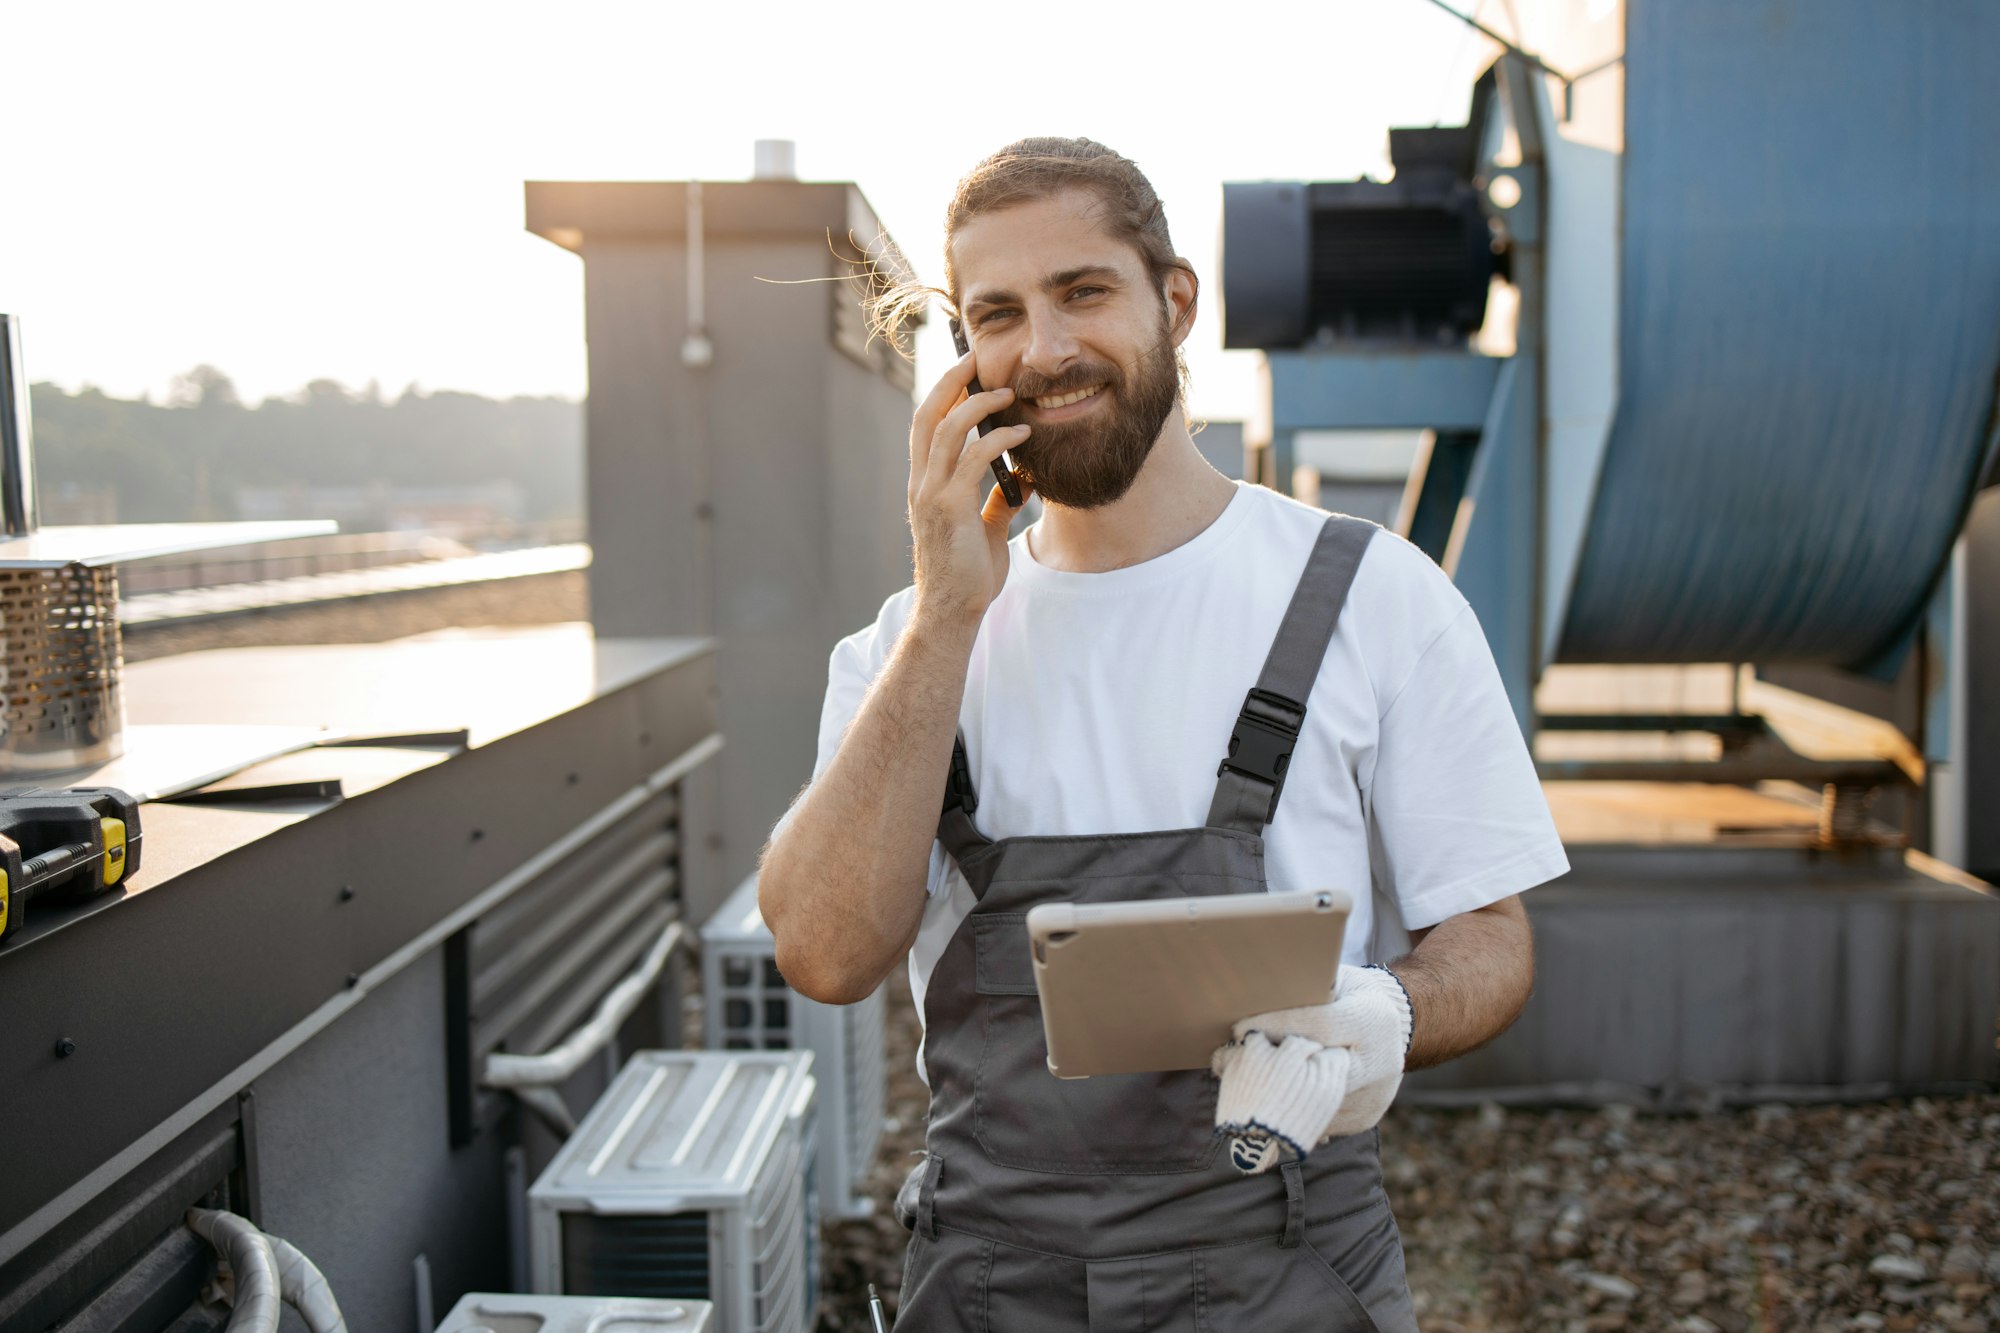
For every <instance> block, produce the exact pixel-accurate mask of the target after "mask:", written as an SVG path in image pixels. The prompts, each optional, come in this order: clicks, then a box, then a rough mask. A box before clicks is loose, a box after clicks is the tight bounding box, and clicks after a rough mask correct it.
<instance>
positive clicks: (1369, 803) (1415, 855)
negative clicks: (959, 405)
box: [781, 482, 1569, 1073]
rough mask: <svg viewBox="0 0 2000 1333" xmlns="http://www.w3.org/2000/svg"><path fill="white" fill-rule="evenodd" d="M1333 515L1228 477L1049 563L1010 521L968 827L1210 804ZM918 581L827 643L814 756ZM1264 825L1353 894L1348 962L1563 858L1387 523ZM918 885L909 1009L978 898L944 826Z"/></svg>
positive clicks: (975, 687) (1299, 870)
mask: <svg viewBox="0 0 2000 1333" xmlns="http://www.w3.org/2000/svg"><path fill="white" fill-rule="evenodd" d="M1325 520H1326V514H1325V513H1323V512H1322V511H1320V510H1318V509H1314V508H1312V507H1311V506H1308V505H1305V504H1302V503H1300V502H1299V501H1297V500H1293V499H1291V498H1289V497H1287V496H1283V495H1280V494H1278V493H1277V492H1276V491H1273V490H1270V489H1268V488H1265V487H1262V486H1255V485H1251V484H1248V483H1244V482H1239V483H1237V489H1236V494H1235V496H1234V497H1233V498H1232V499H1231V500H1230V502H1229V504H1228V506H1227V507H1226V508H1224V510H1223V511H1222V514H1221V515H1220V516H1219V517H1218V518H1217V519H1216V520H1215V522H1214V523H1212V524H1210V525H1209V527H1208V528H1207V529H1205V530H1204V531H1202V532H1201V533H1199V534H1198V535H1197V536H1195V537H1194V538H1193V539H1192V540H1190V541H1188V542H1186V543H1185V544H1183V545H1181V546H1179V547H1177V548H1175V549H1174V550H1172V551H1169V552H1167V553H1166V554H1165V555H1162V556H1159V557H1157V558H1155V559H1152V560H1148V561H1145V562H1143V563H1141V564H1137V565H1132V566H1129V567H1127V568H1124V569H1116V570H1111V571H1109V572H1106V573H1101V574H1072V573H1065V572H1062V571H1060V570H1054V569H1048V568H1045V567H1044V566H1042V565H1039V564H1037V563H1036V562H1035V559H1034V556H1033V555H1032V554H1031V553H1030V552H1029V549H1028V533H1027V532H1024V533H1022V534H1020V535H1018V536H1016V537H1015V538H1014V539H1013V540H1012V542H1011V543H1010V544H1009V552H1010V555H1011V557H1012V562H1011V564H1010V565H1009V567H1008V573H1007V581H1006V584H1005V586H1003V587H1002V589H1001V590H1000V594H999V596H997V597H996V598H995V599H994V601H993V603H992V605H991V606H990V607H988V609H987V612H986V617H985V619H984V621H983V622H982V623H981V625H980V628H979V633H978V636H977V638H976V640H975V641H974V644H973V648H972V658H971V661H970V664H969V666H968V669H967V673H966V682H965V698H964V702H963V704H962V705H961V707H960V710H959V726H960V727H961V728H962V729H963V731H964V734H965V746H966V753H967V756H968V758H969V760H970V762H971V765H972V781H973V788H974V790H975V792H976V793H977V795H978V809H977V811H976V812H975V813H974V815H973V822H974V824H975V825H977V827H978V828H979V831H980V832H981V833H983V834H985V835H986V836H987V837H989V838H993V839H996V840H997V839H1000V838H1006V837H1013V836H1020V835H1030V834H1093V833H1133V832H1142V831H1145V830H1149V829H1176V828H1189V827H1194V826H1197V825H1200V824H1202V823H1204V822H1205V821H1206V820H1207V817H1208V807H1209V802H1210V800H1211V799H1212V798H1213V796H1214V794H1215V778H1216V767H1217V765H1219V764H1220V763H1221V761H1222V757H1223V755H1224V753H1225V752H1226V751H1227V749H1228V745H1229V733H1230V730H1231V728H1232V727H1233V726H1234V724H1235V721H1236V716H1237V713H1238V711H1239V710H1240V709H1241V708H1242V706H1243V698H1244V695H1245V694H1246V693H1247V692H1248V691H1249V689H1250V687H1251V686H1252V685H1254V684H1256V681H1257V676H1258V673H1259V672H1260V671H1261V670H1262V668H1263V665H1264V658H1265V655H1266V654H1267V653H1268V652H1269V651H1270V647H1271V641H1272V639H1273V638H1274V637H1275V636H1276V634H1277V631H1278V623H1279V621H1280V620H1281V619H1283V617H1284V613H1285V607H1286V605H1287V604H1288V603H1289V602H1290V600H1291V596H1292V590H1293V588H1294V586H1295V585H1296V584H1297V582H1298V578H1299V575H1300V574H1301V573H1302V572H1303V571H1304V569H1305V564H1306V557H1307V555H1308V554H1309V553H1310V552H1311V550H1312V547H1313V544H1314V542H1315V541H1316V540H1317V538H1318V534H1319V530H1320V527H1321V525H1322V524H1323V523H1324V522H1325ZM1032 531H1033V529H1032V528H1031V529H1029V532H1032ZM914 596H915V589H914V588H905V589H904V590H903V591H901V592H899V593H897V594H896V595H895V596H893V597H891V598H889V600H888V601H887V602H885V603H883V605H882V611H881V614H880V615H879V616H878V617H877V618H876V620H875V623H874V624H873V625H870V626H868V627H867V628H865V629H862V630H859V631H857V632H856V633H854V634H851V635H849V636H848V637H847V638H845V639H842V640H841V641H840V642H839V643H838V644H837V645H835V647H834V650H833V655H832V658H831V661H830V662H829V664H828V671H827V690H826V703H825V707H824V710H823V712H822V714H821V718H820V729H819V759H818V763H817V765H816V766H815V768H814V775H815V777H817V775H818V774H819V773H821V772H824V771H825V770H826V768H827V766H828V765H829V764H830V763H831V762H832V760H833V756H834V753H835V751H836V750H837V749H838V748H839V743H840V738H841V736H842V734H843V733H844V732H845V731H846V730H847V726H848V724H849V723H850V722H851V721H853V719H854V716H855V714H856V713H857V712H858V711H859V710H860V707H861V700H862V696H863V695H864V694H865V693H866V691H867V689H868V686H869V684H870V683H871V682H872V681H873V680H874V679H875V677H876V675H877V674H878V673H880V671H881V670H882V667H883V665H884V663H885V662H886V661H887V660H888V656H889V653H890V650H891V649H892V648H893V647H894V645H895V641H896V638H897V635H898V634H900V633H901V631H902V629H903V625H904V623H905V621H906V620H907V619H908V617H909V613H910V606H911V602H912V600H913V598H914ZM938 796H939V800H940V802H942V799H943V796H944V787H943V780H942V777H940V780H939V788H938ZM794 808H796V806H795V807H794ZM781 825H782V821H781ZM1264 843H1265V873H1266V875H1267V877H1268V880H1269V887H1270V888H1271V889H1272V890H1273V891H1279V892H1282V891H1285V890H1292V889H1316V888H1325V887H1336V888H1342V889H1345V890H1347V892H1348V893H1349V894H1350V895H1351V896H1352V898H1353V899H1354V914H1353V916H1352V917H1351V918H1350V919H1349V922H1348V928H1347V939H1346V945H1345V948H1344V950H1343V960H1344V961H1347V962H1352V963H1365V962H1369V961H1382V960H1385V959H1387V958H1391V957H1394V956H1396V955H1397V954H1399V953H1400V952H1402V951H1403V949H1404V948H1405V947H1406V945H1407V933H1406V932H1407V931H1409V930H1415V929H1421V928H1423V927H1425V926H1433V925H1436V924H1437V923H1438V922H1440V921H1442V920H1444V919H1445V918H1446V917H1450V916H1455V915H1457V914H1458V913H1461V912H1467V911H1471V910H1473V909H1475V908H1479V907H1483V906H1485V905H1486V904H1488V903H1491V902H1495V901H1497V900H1499V899H1501V898H1504V897H1506V896H1508V895H1509V894H1513V893H1518V892H1520V891H1522V890H1524V889H1528V888H1532V887H1533V886H1535V885H1537V884H1541V883H1543V882H1545V881H1547V880H1550V879H1553V878H1555V877H1556V876H1558V875H1561V874H1563V873H1564V872H1565V871H1567V870H1568V869H1569V861H1568V859H1567V858H1566V857H1565V856H1564V854H1563V848H1562V843H1561V841H1560V840H1559V839H1558V838H1557V836H1556V831H1555V825H1554V823H1553V821H1552V820H1551V819H1550V817H1549V809H1548V805H1547V803H1546V802H1545V801H1544V799H1543V797H1542V790H1541V785H1540V783H1539V782H1538V781H1537V779H1536V776H1535V769H1534V763H1533V761H1532V760H1531V759H1530V757H1529V755H1528V750H1527V746H1526V743H1525V742H1524V740H1523V738H1522V735H1521V731H1520V728H1519V725H1518V724H1517V723H1516V722H1515V719H1514V714H1513V711H1512V709H1511V708H1510V707H1509V705H1508V702H1507V695H1506V692H1505V690H1504V688H1503V687H1502V685H1501V683H1500V674H1499V671H1498V670H1497V668H1496V667H1495V666H1494V663H1493V654H1492V650H1491V649H1490V648H1488V646H1487V643H1486V636H1485V634H1484V633H1483V632H1482V631H1481V630H1480V628H1479V623H1478V621H1477V620H1476V619H1475V618H1474V616H1473V613H1472V608H1471V607H1470V606H1469V605H1467V603H1466V600H1465V598H1464V597H1463V596H1461V595H1460V594H1459V591H1458V589H1457V588H1455V587H1454V586H1452V583H1451V580H1450V579H1448V578H1447V577H1446V576H1445V574H1444V571H1442V570H1441V569H1439V568H1438V567H1437V565H1436V564H1435V563H1433V562H1432V560H1431V559H1430V557H1429V556H1427V555H1425V554H1424V553H1423V552H1422V551H1420V550H1418V549H1417V548H1416V547H1414V546H1412V545H1410V543H1409V542H1407V541H1405V540H1403V539H1402V538H1400V537H1398V536H1396V535H1395V534H1394V533H1391V532H1388V531H1386V530H1385V531H1381V532H1377V533H1376V534H1375V537H1374V539H1373V540H1372V541H1370V542H1369V544H1368V548H1367V551H1366V553H1365V554H1364V555H1363V557H1362V561H1361V566H1360V568H1359V570H1357V571H1356V574H1355V578H1354V583H1353V586H1352V588H1351V589H1350V590H1349V593H1348V598H1347V604H1346V606H1345V608H1344V609H1343V610H1342V612H1341V616H1340V622H1339V625H1338V626H1337V628H1336V629H1335V632H1334V636H1333V641H1332V643H1331V644H1330V645H1329V646H1328V648H1327V653H1326V658H1325V660H1324V661H1323V662H1322V664H1321V667H1320V674H1319V679H1318V680H1317V682H1316V683H1315V684H1314V687H1313V690H1312V695H1311V698H1310V699H1308V700H1307V705H1306V719H1305V726H1304V729H1303V730H1302V732H1301V733H1300V736H1299V741H1298V745H1297V747H1296V748H1295V750H1294V751H1293V754H1292V761H1291V766H1290V768H1289V770H1288V771H1287V773H1286V777H1285V788H1284V794H1283V797H1282V798H1281V799H1280V801H1279V803H1278V812H1277V817H1276V818H1275V819H1274V820H1273V821H1272V823H1271V824H1270V825H1268V826H1267V827H1266V828H1265V830H1264ZM929 893H930V900H929V902H928V903H927V904H926V906H925V910H924V921H923V925H922V927H921V929H920V931H919V933H918V936H917V941H916V944H915V945H914V946H913V947H912V949H911V950H910V988H911V990H912V991H913V992H914V993H915V997H916V1001H917V1012H918V1014H919V1015H921V1014H922V1013H923V997H924V991H925V987H926V985H927V983H928V982H929V980H930V973H931V968H932V966H933V965H934V964H935V963H936V961H937V959H938V957H939V956H940V955H941V954H942V953H943V952H944V949H945V946H946V945H947V944H948V943H949V942H950V940H951V937H952V934H953V932H955V931H956V930H957V929H958V926H959V923H960V922H961V921H963V920H964V918H965V916H966V914H967V913H968V912H969V911H970V910H971V908H972V905H973V898H972V890H971V888H970V887H969V886H968V885H967V884H966V882H965V879H964V877H963V876H962V875H960V874H959V871H958V867H957V865H956V864H955V863H954V862H953V861H952V860H951V858H950V857H949V856H948V855H947V854H946V853H945V851H944V848H943V847H942V846H941V845H938V844H935V843H934V844H932V847H931V861H930V882H929ZM917 1067H918V1071H919V1072H920V1073H921V1072H922V1070H923V1054H922V1052H921V1050H919V1052H918V1055H917Z"/></svg>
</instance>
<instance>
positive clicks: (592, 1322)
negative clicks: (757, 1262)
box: [437, 1291, 715, 1333]
mask: <svg viewBox="0 0 2000 1333" xmlns="http://www.w3.org/2000/svg"><path fill="white" fill-rule="evenodd" d="M714 1316H715V1307H714V1306H713V1305H711V1304H709V1303H708V1302H707V1301H645V1300H629V1299H626V1298H624V1297H615V1296H614V1297H602V1296H503V1295H498V1294H494V1293H489V1292H483V1291H475V1292H473V1293H471V1294H470V1295H468V1296H467V1297H466V1298H465V1299H464V1300H462V1301H460V1302H459V1303H458V1304H457V1305H454V1306H453V1307H452V1308H451V1313H450V1314H448V1315H446V1316H445V1317H444V1322H443V1323H442V1324H439V1325H438V1327H437V1333H715V1318H714Z"/></svg>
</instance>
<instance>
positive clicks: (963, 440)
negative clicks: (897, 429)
mask: <svg viewBox="0 0 2000 1333" xmlns="http://www.w3.org/2000/svg"><path fill="white" fill-rule="evenodd" d="M973 378H974V366H973V360H972V357H971V356H970V355H969V354H968V355H966V356H963V357H961V358H959V361H958V364H957V365H955V366H953V367H952V368H951V369H950V370H948V371H946V372H945V373H944V377H943V378H942V379H940V380H939V381H938V382H937V387H936V388H934V389H932V390H931V392H930V396H929V397H928V398H926V399H924V401H923V404H922V406H920V407H918V408H917V412H916V416H915V417H913V418H912V419H911V422H910V493H909V513H910V535H911V536H912V537H913V538H914V539H915V541H916V566H917V571H916V572H917V578H916V585H917V599H916V606H915V608H914V614H915V615H916V616H918V617H923V618H929V617H942V618H944V619H946V620H953V621H959V622H961V623H963V622H968V621H969V622H971V623H974V624H976V623H977V622H978V621H979V619H980V618H981V617H982V616H984V615H985V614H986V608H987V607H988V606H989V605H991V604H992V601H993V599H994V598H995V597H997V596H999V595H1000V589H1001V587H1002V585H1004V584H1005V583H1006V582H1007V526H1008V524H1009V523H1010V522H1012V521H1013V517H1014V515H1015V514H1016V513H1017V512H1018V510H1017V508H1016V507H1015V506H1011V505H1009V504H1008V503H1007V500H1006V497H1005V496H1003V495H1002V494H1001V491H1000V488H999V486H997V485H993V484H992V476H993V467H992V465H993V460H994V459H996V458H998V457H999V456H1000V455H1001V454H1002V453H1003V452H1005V451H1006V450H1008V449H1013V448H1016V447H1018V446H1020V445H1022V444H1025V443H1027V440H1028V435H1029V429H1028V427H1027V426H1025V425H1017V426H1002V427H1000V428H999V429H997V430H994V431H992V432H991V433H990V434H986V435H973V434H972V429H973V427H975V426H977V425H978V424H979V423H980V422H981V421H983V420H985V419H986V418H987V417H989V416H991V415H992V414H993V413H995V412H998V411H999V410H1000V409H1001V408H1003V407H1006V406H1007V405H1008V404H1009V403H1011V402H1013V401H1014V391H1013V390H1012V389H1007V388H1000V389H989V390H987V391H986V392H984V393H979V394H973V395H972V396H970V397H967V396H966V392H965V391H966V387H967V386H968V385H970V384H971V383H972V381H973ZM982 484H986V485H987V486H988V487H989V489H990V493H989V494H988V495H987V497H986V504H985V507H984V508H983V509H982V508H980V506H979V494H980V487H981V485H982ZM1031 489H1032V488H1031V487H1030V486H1029V485H1028V484H1027V483H1026V482H1025V480H1024V481H1023V484H1022V486H1021V499H1022V502H1023V503H1026V501H1027V498H1028V495H1029V493H1030V491H1031Z"/></svg>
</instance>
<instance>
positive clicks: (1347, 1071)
mask: <svg viewBox="0 0 2000 1333" xmlns="http://www.w3.org/2000/svg"><path fill="white" fill-rule="evenodd" d="M1410 1031H1411V1014H1410V1000H1409V996H1408V994H1407V993H1405V991H1404V989H1403V984H1402V982H1400V981H1398V980H1397V979H1396V976H1395V974H1394V973H1392V972H1390V971H1389V970H1388V969H1387V968H1384V967H1348V966H1342V967H1341V969H1340V973H1339V976H1338V979H1337V980H1336V981H1335V983H1334V989H1333V998H1332V999H1331V1000H1329V1001H1328V1002H1327V1003H1325V1004H1316V1005H1308V1006H1306V1007H1305V1008H1302V1009H1278V1010H1273V1011H1272V1012H1270V1013H1267V1014H1257V1015H1255V1016H1253V1017H1250V1018H1246V1019H1244V1020H1242V1021H1241V1022H1239V1023H1237V1024H1236V1025H1235V1028H1234V1033H1235V1039H1234V1040H1233V1041H1230V1042H1228V1043H1227V1044H1225V1045H1223V1046H1220V1047H1218V1048H1217V1049H1216V1052H1215V1055H1214V1057H1213V1058H1212V1060H1211V1061H1210V1068H1211V1069H1213V1070H1214V1072H1215V1074H1216V1076H1217V1077H1219V1078H1220V1079H1221V1080H1222V1088H1221V1091H1220V1093H1219V1094H1218V1096H1217V1098H1216V1105H1215V1128H1216V1132H1217V1133H1218V1134H1226V1135H1230V1136H1232V1140H1233V1141H1232V1143H1231V1145H1230V1160H1231V1161H1232V1162H1233V1163H1234V1164H1235V1166H1236V1168H1237V1169H1238V1170H1239V1171H1243V1172H1245V1173H1246V1174H1257V1173H1259V1172H1263V1171H1266V1170H1269V1169H1270V1168H1271V1167H1272V1166H1273V1165H1274V1164H1276V1163H1277V1162H1278V1161H1279V1160H1280V1159H1281V1158H1282V1157H1283V1155H1284V1150H1287V1149H1288V1150H1289V1151H1290V1153H1291V1154H1292V1155H1293V1156H1294V1157H1304V1156H1305V1155H1306V1154H1307V1153H1309V1152H1311V1151H1312V1150H1313V1149H1314V1148H1315V1147H1317V1146H1319V1145H1320V1144H1321V1143H1324V1142H1326V1141H1327V1140H1328V1139H1332V1138H1338V1137H1341V1136H1343V1135H1347V1134H1359V1133H1361V1132H1362V1131H1363V1130H1366V1129H1371V1128H1373V1127H1374V1125H1375V1123H1376V1122H1377V1121H1379V1120H1380V1119H1381V1118H1382V1114H1383V1112H1385V1111H1387V1110H1388V1109H1389V1103H1390V1102H1391V1101H1393V1100H1394V1099H1395V1096H1396V1089H1397V1087H1398V1086H1400V1085H1401V1083H1402V1081H1403V1057H1404V1055H1405V1054H1406V1053H1407V1052H1408V1050H1409V1045H1410Z"/></svg>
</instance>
